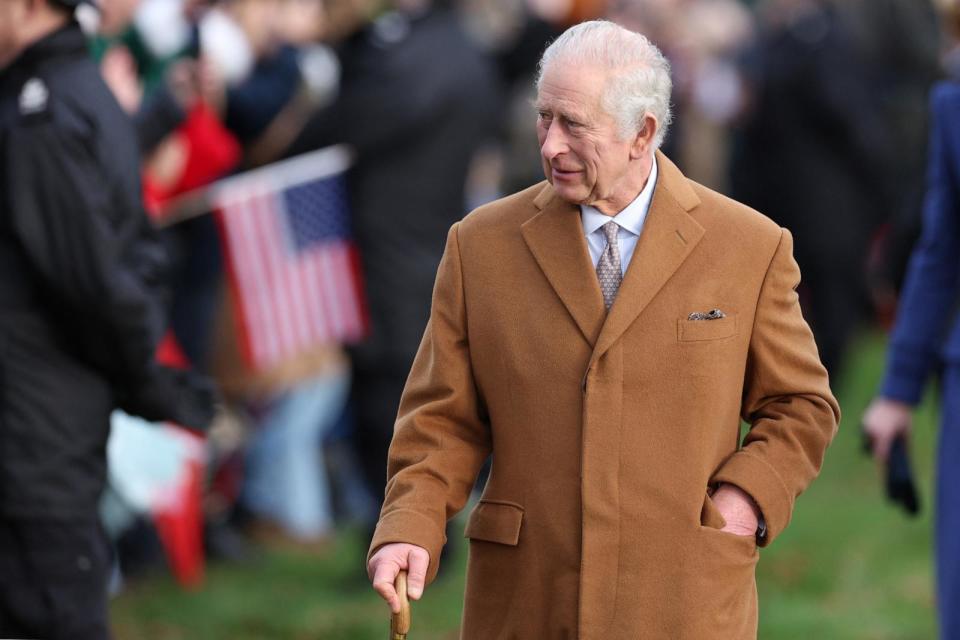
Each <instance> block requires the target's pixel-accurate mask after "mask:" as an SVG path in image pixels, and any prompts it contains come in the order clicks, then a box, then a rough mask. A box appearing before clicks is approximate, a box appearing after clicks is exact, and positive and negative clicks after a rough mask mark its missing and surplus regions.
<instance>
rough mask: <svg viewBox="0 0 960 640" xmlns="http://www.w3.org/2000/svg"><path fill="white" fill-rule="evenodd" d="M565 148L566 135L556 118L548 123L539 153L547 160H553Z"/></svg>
mask: <svg viewBox="0 0 960 640" xmlns="http://www.w3.org/2000/svg"><path fill="white" fill-rule="evenodd" d="M566 150H567V141H566V136H564V134H563V130H562V127H560V125H559V124H558V123H557V121H556V120H554V121H553V122H551V123H550V126H549V127H548V128H547V131H546V133H545V134H544V136H543V144H541V145H540V153H541V154H542V155H543V157H544V158H546V159H547V160H553V159H554V158H556V157H557V156H558V155H560V154H561V153H563V152H565V151H566Z"/></svg>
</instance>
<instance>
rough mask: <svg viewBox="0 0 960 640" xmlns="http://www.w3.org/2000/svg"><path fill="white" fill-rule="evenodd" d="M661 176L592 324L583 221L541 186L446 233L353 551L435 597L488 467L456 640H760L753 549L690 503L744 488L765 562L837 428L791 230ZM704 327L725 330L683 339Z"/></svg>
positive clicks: (470, 529) (706, 508)
mask: <svg viewBox="0 0 960 640" xmlns="http://www.w3.org/2000/svg"><path fill="white" fill-rule="evenodd" d="M657 160H658V163H659V178H658V181H657V185H656V189H655V192H654V196H653V202H652V205H651V208H650V211H649V214H648V216H647V219H646V223H645V226H644V229H643V233H642V234H641V236H640V239H639V241H638V244H637V247H636V250H635V253H634V254H633V259H632V261H631V263H630V265H629V268H628V269H627V272H626V275H625V277H624V280H623V283H622V285H621V288H620V291H619V294H618V296H617V298H616V301H615V302H614V304H613V307H612V308H611V309H610V311H609V313H608V312H606V311H605V309H604V306H603V300H602V296H601V293H600V288H599V284H598V282H597V277H596V274H595V271H594V267H593V264H592V263H591V260H590V256H589V253H588V250H587V245H586V240H585V238H584V235H583V230H582V227H581V223H580V215H579V209H578V208H577V207H576V206H573V205H571V204H569V203H567V202H565V201H563V200H562V199H560V198H559V197H558V196H557V195H556V194H555V192H554V191H553V188H552V187H551V186H549V185H548V184H547V183H541V184H539V185H536V186H534V187H531V188H529V189H527V190H525V191H523V192H521V193H518V194H515V195H512V196H509V197H507V198H504V199H502V200H499V201H496V202H494V203H491V204H489V205H486V206H484V207H482V208H480V209H478V210H477V211H475V212H473V213H471V214H470V215H468V216H467V217H466V218H464V219H463V221H461V222H459V223H458V224H456V225H454V227H453V228H452V229H451V230H450V234H449V236H448V239H447V246H446V252H445V254H444V258H443V261H442V263H441V265H440V269H439V272H438V274H437V281H436V286H435V290H434V298H433V308H432V312H431V317H430V322H429V324H428V326H427V329H426V333H425V335H424V338H423V343H422V344H421V347H420V351H419V354H418V355H417V358H416V362H415V364H414V365H413V369H412V371H411V373H410V378H409V380H408V382H407V386H406V390H405V391H404V394H403V400H402V401H401V405H400V411H399V416H398V420H397V425H396V432H395V434H394V439H393V444H392V446H391V449H390V460H389V465H388V466H389V468H388V474H389V483H388V486H387V495H386V502H385V504H384V507H383V512H382V514H381V518H380V523H379V525H378V527H377V531H376V535H375V537H374V540H373V544H372V545H371V550H374V549H376V548H377V547H379V546H380V545H383V544H385V543H388V542H408V543H413V544H417V545H420V546H422V547H424V548H426V549H427V550H428V551H429V552H430V557H431V566H430V571H429V574H428V580H429V579H432V577H433V576H434V575H435V573H436V569H437V566H436V563H437V558H438V557H439V552H440V548H441V546H442V544H443V542H444V525H445V522H446V520H447V519H448V518H449V517H452V516H453V515H454V514H455V513H457V512H458V511H459V510H460V509H462V508H463V506H464V504H465V503H466V500H467V498H468V495H469V493H470V490H471V488H472V486H473V483H474V478H475V476H476V474H477V471H478V469H479V468H480V466H481V464H482V462H483V461H484V459H485V458H486V457H487V455H488V453H491V452H492V454H493V468H492V472H491V475H490V480H489V482H488V484H487V487H486V489H485V491H484V492H483V496H482V499H481V500H480V502H479V504H478V505H477V506H476V508H475V509H474V510H473V512H472V513H471V514H470V518H469V521H468V524H467V527H466V537H467V538H469V539H470V559H469V564H468V569H467V587H466V594H465V606H464V613H463V627H462V637H463V638H465V639H468V640H497V639H507V638H510V639H520V640H553V639H564V638H580V639H582V640H620V639H635V638H641V639H648V638H649V639H651V640H654V639H657V640H659V639H662V640H708V639H717V640H746V639H748V638H755V637H756V628H757V593H756V584H755V580H754V567H755V565H756V562H757V557H758V550H757V548H756V543H755V541H754V540H753V539H752V538H749V537H740V536H736V535H734V534H730V533H726V532H722V531H720V530H719V529H720V528H722V527H723V525H724V522H723V518H722V516H720V514H719V512H718V511H717V510H716V507H715V506H714V505H713V504H712V503H711V501H710V499H709V497H708V495H707V492H708V490H709V488H711V487H714V486H716V485H717V484H718V483H720V482H729V483H733V484H735V485H737V486H739V487H741V488H742V489H744V490H745V491H746V492H747V493H749V494H750V495H751V496H752V497H753V498H754V500H755V501H756V502H757V504H758V505H759V507H760V509H761V510H762V512H763V515H764V517H765V519H766V522H767V526H768V531H769V532H768V537H767V542H769V541H772V540H773V539H775V538H776V537H777V536H778V535H779V534H780V532H781V531H783V529H784V527H786V526H787V523H788V522H789V520H790V516H791V513H792V511H793V505H794V500H795V498H796V497H797V496H798V495H799V494H800V493H801V492H802V491H803V490H804V488H805V487H806V486H807V485H808V484H809V483H810V481H811V480H812V479H813V478H814V476H816V474H817V472H818V471H819V469H820V466H821V463H822V461H823V455H824V450H825V449H826V447H827V445H828V443H829V442H830V440H831V438H832V437H833V435H834V434H835V432H836V429H837V423H838V420H839V415H840V414H839V408H838V407H837V403H836V400H835V399H834V398H833V396H832V395H831V393H830V389H829V386H828V380H827V374H826V372H825V371H824V369H823V367H822V366H821V364H820V361H819V359H818V356H817V350H816V347H815V345H814V341H813V337H812V335H811V333H810V330H809V328H808V326H807V324H806V322H805V321H804V320H803V317H802V316H801V313H800V307H799V305H798V301H797V294H796V291H795V288H796V286H797V284H798V283H799V281H800V272H799V269H798V268H797V264H796V262H795V261H794V259H793V256H792V240H791V236H790V234H789V232H787V231H786V230H784V229H781V228H779V227H778V226H777V225H775V224H774V223H773V222H771V221H770V220H769V219H767V218H765V217H763V216H761V215H760V214H758V213H756V212H754V211H752V210H750V209H748V208H747V207H745V206H743V205H740V204H738V203H736V202H734V201H732V200H730V199H728V198H725V197H723V196H721V195H719V194H717V193H715V192H713V191H710V190H708V189H706V188H704V187H702V186H700V185H698V184H696V183H693V182H691V181H689V180H687V179H686V178H685V177H684V176H683V175H682V174H681V173H680V171H679V170H678V169H677V168H676V167H675V166H674V165H673V164H672V163H671V162H670V161H669V160H668V159H667V158H666V157H665V156H663V155H662V154H659V153H658V155H657ZM712 309H720V310H722V311H723V312H724V313H725V314H726V317H724V318H721V319H715V320H691V319H688V317H689V315H690V314H691V313H694V312H708V311H710V310H712ZM741 418H742V419H743V420H745V421H746V422H747V423H749V424H750V425H751V429H750V431H749V433H748V435H747V436H746V438H745V439H744V440H743V442H742V443H741V442H739V430H740V420H741ZM426 597H429V590H428V591H427V594H426Z"/></svg>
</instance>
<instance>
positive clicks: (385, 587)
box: [367, 542, 430, 613]
mask: <svg viewBox="0 0 960 640" xmlns="http://www.w3.org/2000/svg"><path fill="white" fill-rule="evenodd" d="M428 566H430V554H429V553H428V552H427V550H426V549H424V548H423V547H418V546H416V545H413V544H406V543H403V542H394V543H391V544H385V545H383V546H382V547H380V548H379V549H377V552H376V553H374V554H373V556H372V557H371V558H370V562H369V563H367V575H368V576H370V581H371V582H373V588H374V590H375V591H376V592H377V593H379V594H380V596H381V597H382V598H383V599H384V600H386V601H387V604H389V605H390V610H391V611H392V612H394V613H400V597H399V596H398V595H397V591H396V589H395V588H394V586H393V583H394V582H395V581H396V579H397V574H398V573H400V570H401V569H406V571H407V595H408V596H410V599H411V600H419V599H420V596H421V595H422V594H423V585H424V583H425V582H426V580H427V567H428Z"/></svg>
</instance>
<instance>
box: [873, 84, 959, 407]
mask: <svg viewBox="0 0 960 640" xmlns="http://www.w3.org/2000/svg"><path fill="white" fill-rule="evenodd" d="M958 108H960V87H958V86H957V85H954V84H943V85H940V86H938V87H937V89H936V90H935V91H934V92H933V95H932V98H931V109H932V111H933V130H932V131H931V135H930V151H929V160H928V167H927V193H926V198H925V200H924V210H923V231H922V233H921V236H920V240H919V242H918V243H917V245H916V247H915V248H914V250H913V254H912V255H911V256H910V265H909V268H908V271H907V278H906V281H905V283H904V288H903V294H902V296H901V299H900V309H899V311H898V314H897V322H896V325H895V327H894V330H893V335H892V337H891V341H890V351H889V353H888V354H887V370H886V375H885V377H884V380H883V383H882V386H881V391H880V393H881V395H883V396H885V397H887V398H891V399H893V400H899V401H901V402H906V403H907V404H917V403H919V402H920V397H921V395H922V394H923V388H924V386H925V385H926V381H927V379H928V378H929V377H930V373H931V372H932V371H933V370H934V368H935V366H936V364H937V361H938V356H939V351H940V347H941V345H942V344H943V340H944V337H945V333H946V331H947V329H948V327H949V324H950V322H951V320H952V319H953V318H954V313H953V311H954V305H955V304H956V301H957V298H958V296H960V208H958V207H960V201H958V193H957V190H958V184H957V175H958V167H957V164H956V162H957V158H960V148H958V147H960V130H958V125H960V120H958V119H957V118H956V117H954V116H953V115H952V114H954V113H957V109H958Z"/></svg>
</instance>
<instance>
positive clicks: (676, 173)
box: [590, 151, 704, 365]
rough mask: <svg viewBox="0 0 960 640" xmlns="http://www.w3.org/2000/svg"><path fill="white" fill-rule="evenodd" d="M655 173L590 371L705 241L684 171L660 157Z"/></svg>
mask: <svg viewBox="0 0 960 640" xmlns="http://www.w3.org/2000/svg"><path fill="white" fill-rule="evenodd" d="M657 168H658V171H659V177H658V178H657V185H656V189H655V190H654V192H653V201H652V202H651V203H650V211H649V213H648V214H647V219H646V221H645V222H644V226H643V232H642V233H641V234H640V239H639V240H638V241H637V248H636V249H635V250H634V252H633V258H632V259H631V260H630V266H629V267H627V272H626V274H624V277H623V282H622V283H621V284H620V290H619V291H618V292H617V297H616V299H615V300H614V302H613V306H612V307H610V311H609V313H608V315H607V318H606V322H604V323H603V326H602V328H601V330H600V335H599V336H598V337H597V341H596V343H595V345H594V350H593V355H592V356H591V358H590V364H591V365H592V364H593V363H594V362H596V361H597V360H599V359H600V358H601V357H602V356H603V354H604V353H606V351H607V350H608V349H610V347H611V346H612V345H613V344H614V343H616V341H617V340H618V339H619V338H620V336H621V335H623V332H624V331H626V330H627V328H629V326H630V325H631V324H633V321H634V320H636V318H637V316H639V315H640V313H641V312H642V311H643V310H644V308H646V306H647V305H648V304H649V303H650V301H651V300H653V298H654V296H656V295H657V292H659V291H660V289H662V288H663V286H664V285H665V284H666V283H667V281H668V280H669V279H670V277H671V276H672V275H673V274H674V273H675V272H676V271H677V269H679V268H680V265H682V264H683V261H684V260H686V259H687V256H689V255H690V253H691V252H692V251H693V249H694V247H696V246H697V243H699V242H700V239H701V238H702V237H703V233H704V230H703V227H702V226H700V223H698V222H697V221H696V220H694V218H693V216H691V215H690V214H689V213H687V212H688V211H689V210H690V209H693V207H695V206H696V205H697V204H699V203H700V198H698V197H697V194H696V193H694V191H693V189H691V188H690V185H689V184H688V183H687V179H686V178H685V177H684V176H683V174H682V173H680V170H679V169H677V167H676V166H675V165H674V164H673V163H672V162H670V160H668V159H667V157H666V156H664V155H663V154H661V153H660V152H659V151H658V152H657ZM591 275H593V274H591ZM593 277H594V280H596V276H593ZM598 286H599V285H598Z"/></svg>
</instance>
